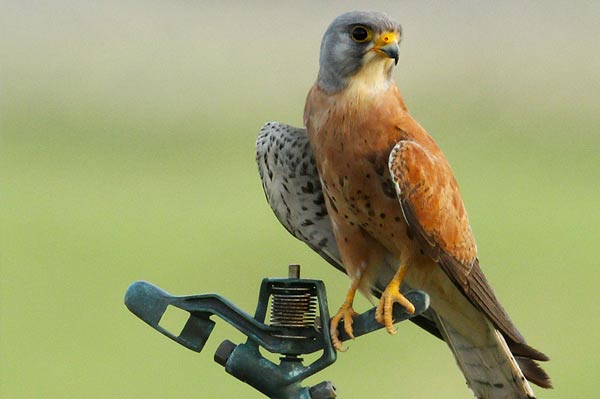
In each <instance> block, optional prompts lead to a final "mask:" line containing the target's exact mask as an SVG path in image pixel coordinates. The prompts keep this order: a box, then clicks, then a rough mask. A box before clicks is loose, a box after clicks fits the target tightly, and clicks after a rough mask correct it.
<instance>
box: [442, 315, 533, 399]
mask: <svg viewBox="0 0 600 399" xmlns="http://www.w3.org/2000/svg"><path fill="white" fill-rule="evenodd" d="M482 317H483V315H482ZM436 322H437V324H438V327H439V329H440V331H441V333H442V335H443V336H444V339H445V341H446V343H447V344H448V346H449V347H450V349H451V350H452V353H453V354H454V357H455V359H456V362H457V363H458V366H459V367H460V369H461V370H462V372H463V374H464V376H465V378H466V380H467V384H468V385H469V387H470V388H471V390H472V391H473V393H474V395H475V397H476V398H478V399H532V398H535V395H534V393H533V390H532V389H531V387H530V386H529V383H528V382H527V380H526V378H525V375H524V374H523V372H522V371H521V368H520V367H519V363H520V360H521V359H518V360H517V359H515V357H514V356H513V354H512V353H511V351H510V349H509V347H508V345H507V343H506V341H505V339H504V337H503V336H502V334H501V333H500V332H499V331H497V330H496V329H495V328H494V327H493V325H492V324H491V323H490V322H489V321H487V320H486V321H485V322H486V323H487V325H488V327H489V331H488V334H487V337H486V340H485V344H484V345H481V344H478V345H474V344H473V343H471V341H470V340H468V339H467V338H466V337H464V336H463V335H462V334H461V333H460V332H459V331H458V330H457V329H455V328H454V327H453V326H452V325H451V324H450V323H449V322H448V321H447V320H445V319H444V318H443V317H442V316H439V315H437V320H436ZM525 360H527V361H528V362H526V363H527V364H526V366H530V364H529V362H531V363H533V364H534V365H536V364H535V363H534V362H533V361H531V360H530V359H525Z"/></svg>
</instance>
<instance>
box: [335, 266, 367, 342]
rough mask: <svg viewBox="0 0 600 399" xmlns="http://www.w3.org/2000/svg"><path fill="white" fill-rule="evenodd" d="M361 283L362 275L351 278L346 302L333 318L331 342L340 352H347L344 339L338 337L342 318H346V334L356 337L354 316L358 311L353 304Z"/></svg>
mask: <svg viewBox="0 0 600 399" xmlns="http://www.w3.org/2000/svg"><path fill="white" fill-rule="evenodd" d="M359 283H360V277H358V278H357V277H354V278H353V279H352V280H351V283H350V288H349V289H348V293H347V294H346V299H345V300H344V303H343V304H342V306H340V309H339V310H338V311H337V313H336V314H335V316H333V317H332V318H331V322H330V335H331V342H332V343H333V347H334V348H335V349H336V350H338V351H340V352H345V349H344V347H343V346H342V341H340V339H339V338H338V324H339V323H340V320H342V319H343V320H344V331H346V334H348V336H349V337H350V338H352V339H354V334H353V331H352V317H354V316H356V315H357V314H358V313H356V312H355V311H354V309H353V308H352V304H353V302H354V296H355V295H356V290H357V289H358V285H359Z"/></svg>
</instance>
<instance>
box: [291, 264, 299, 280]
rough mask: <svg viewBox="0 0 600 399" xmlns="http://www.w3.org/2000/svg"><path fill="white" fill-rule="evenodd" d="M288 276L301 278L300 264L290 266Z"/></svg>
mask: <svg viewBox="0 0 600 399" xmlns="http://www.w3.org/2000/svg"><path fill="white" fill-rule="evenodd" d="M288 278H300V265H289V266H288Z"/></svg>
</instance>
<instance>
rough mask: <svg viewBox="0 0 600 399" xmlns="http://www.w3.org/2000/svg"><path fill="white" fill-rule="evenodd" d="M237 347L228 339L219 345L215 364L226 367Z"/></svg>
mask: <svg viewBox="0 0 600 399" xmlns="http://www.w3.org/2000/svg"><path fill="white" fill-rule="evenodd" d="M236 347H237V345H236V344H234V343H233V342H231V341H230V340H228V339H226V340H225V341H223V342H221V345H219V347H218V348H217V351H216V352H215V358H214V359H215V362H217V363H219V364H220V365H221V366H223V367H225V365H226V364H227V360H229V356H231V353H233V351H234V350H235V348H236Z"/></svg>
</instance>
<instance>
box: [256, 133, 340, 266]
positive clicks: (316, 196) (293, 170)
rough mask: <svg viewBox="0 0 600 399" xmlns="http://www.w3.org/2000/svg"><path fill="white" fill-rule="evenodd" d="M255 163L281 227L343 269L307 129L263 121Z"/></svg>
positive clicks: (257, 141)
mask: <svg viewBox="0 0 600 399" xmlns="http://www.w3.org/2000/svg"><path fill="white" fill-rule="evenodd" d="M256 163H257V164H258V172H259V174H260V178H261V180H262V186H263V190H264V192H265V196H266V197H267V201H268V202H269V205H270V206H271V209H273V212H274V213H275V216H277V219H278V220H279V222H280V223H281V224H282V225H283V227H285V228H286V230H287V231H289V232H290V233H291V234H292V235H293V236H294V237H296V238H297V239H299V240H300V241H302V242H304V243H306V244H307V245H308V246H309V247H311V248H312V249H313V250H314V251H316V252H317V253H318V254H319V255H321V257H323V258H324V259H325V260H327V261H328V262H329V263H330V264H332V265H333V266H334V267H336V268H337V269H339V270H341V271H343V272H345V269H344V267H343V265H342V262H341V261H340V260H339V259H340V254H339V251H338V248H337V245H336V243H335V237H334V235H333V229H332V227H331V222H330V220H329V215H328V213H327V208H326V207H325V200H324V198H323V191H322V190H321V181H320V179H319V173H318V172H317V167H316V163H315V159H314V157H313V153H312V150H311V148H310V142H309V141H308V136H307V134H306V129H301V128H296V127H293V126H289V125H286V124H283V123H278V122H269V123H267V124H265V125H264V126H263V127H262V128H261V129H260V134H259V135H258V138H257V140H256Z"/></svg>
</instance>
